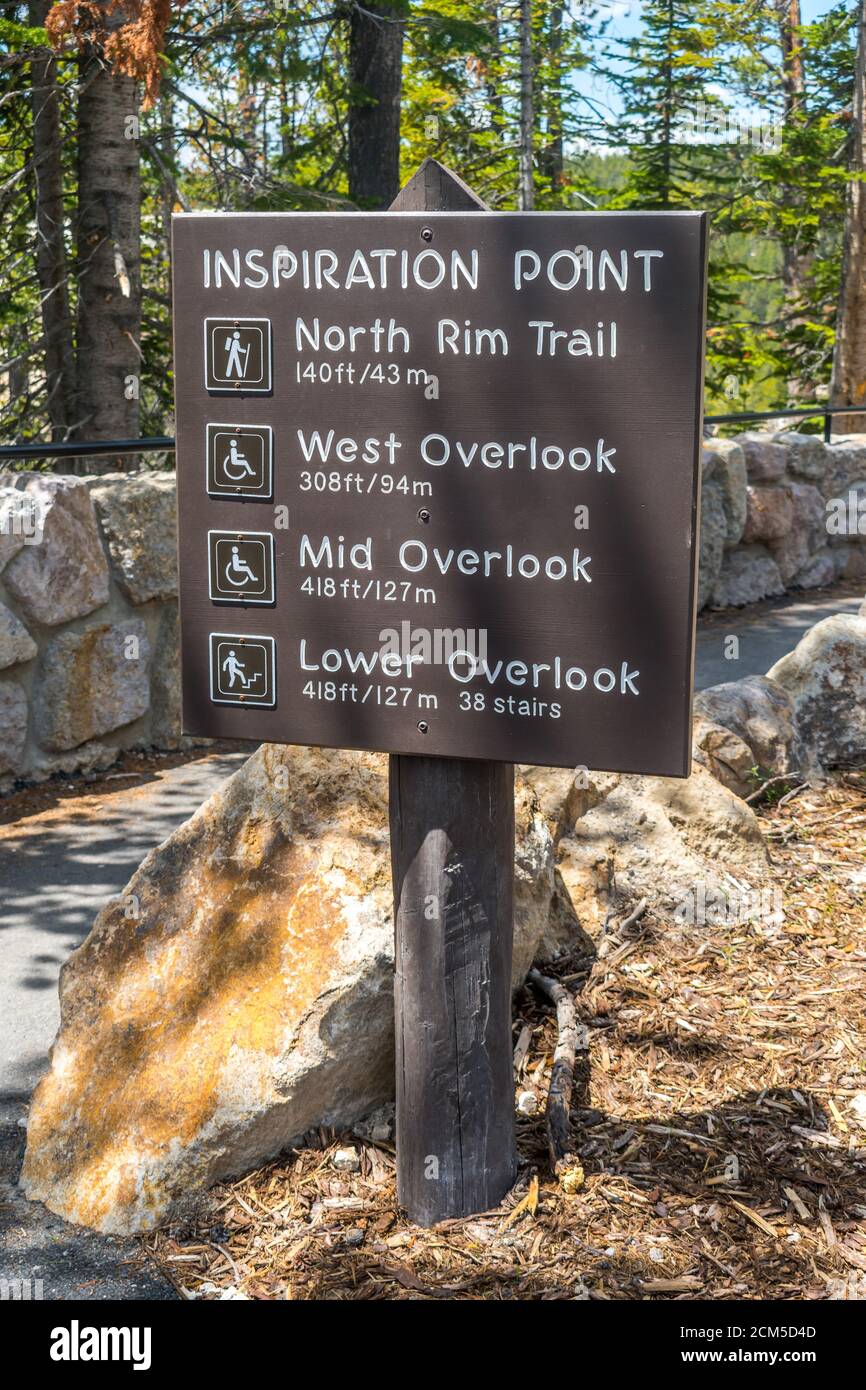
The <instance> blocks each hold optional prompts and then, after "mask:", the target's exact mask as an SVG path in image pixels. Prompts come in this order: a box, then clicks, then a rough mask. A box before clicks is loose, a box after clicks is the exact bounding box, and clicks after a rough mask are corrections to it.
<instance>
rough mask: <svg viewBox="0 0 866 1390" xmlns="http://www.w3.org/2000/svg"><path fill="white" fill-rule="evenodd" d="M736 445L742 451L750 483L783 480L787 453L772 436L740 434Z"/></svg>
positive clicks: (755, 432) (760, 433) (753, 432)
mask: <svg viewBox="0 0 866 1390" xmlns="http://www.w3.org/2000/svg"><path fill="white" fill-rule="evenodd" d="M737 443H738V444H739V445H740V448H741V449H742V451H743V456H744V458H745V461H746V473H747V476H748V479H749V482H750V483H758V484H764V483H777V482H779V480H780V479H781V478H784V476H785V469H786V467H787V464H788V452H787V450H786V448H785V445H784V444H779V443H777V441H776V437H775V436H774V435H772V434H763V433H762V432H760V431H757V430H756V431H750V432H749V433H748V434H741V435H740V436H739V437H738V439H737Z"/></svg>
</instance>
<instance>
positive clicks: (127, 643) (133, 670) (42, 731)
mask: <svg viewBox="0 0 866 1390" xmlns="http://www.w3.org/2000/svg"><path fill="white" fill-rule="evenodd" d="M149 666H150V642H149V640H148V636H147V629H146V628H145V625H144V623H143V622H142V621H141V619H140V618H128V619H126V620H125V621H124V622H120V623H94V624H93V625H92V626H91V627H88V628H85V629H84V631H83V632H74V631H72V632H62V633H60V634H59V636H57V637H54V638H52V639H51V641H50V642H49V643H48V645H47V647H46V648H45V650H44V651H43V653H42V656H41V659H40V666H39V677H40V680H39V702H38V718H37V735H38V738H39V742H40V743H41V744H42V747H43V748H47V749H50V750H51V751H52V752H64V751H66V750H68V749H70V748H77V747H78V745H79V744H82V743H86V742H87V741H88V740H89V739H92V738H96V737H98V736H99V735H100V734H107V733H110V732H111V731H112V730H113V729H120V728H122V727H123V726H124V725H125V724H131V723H132V721H133V720H134V719H140V718H141V716H142V715H143V714H144V713H146V711H147V707H148V704H149V702H150V691H149V688H148V669H149Z"/></svg>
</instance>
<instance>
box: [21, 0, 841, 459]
mask: <svg viewBox="0 0 866 1390" xmlns="http://www.w3.org/2000/svg"><path fill="white" fill-rule="evenodd" d="M0 44H2V54H0V118H2V144H0V276H2V285H0V288H2V298H0V422H2V423H0V442H2V443H12V442H16V441H32V440H45V441H54V440H75V439H79V440H80V439H115V438H122V439H131V438H135V437H138V436H139V435H163V434H172V433H173V378H172V364H171V308H170V271H171V267H170V224H171V215H172V212H173V211H179V210H187V209H203V208H210V209H225V210H236V211H237V210H255V211H281V210H298V209H300V210H309V211H329V212H333V211H338V210H340V209H351V208H362V209H374V208H382V207H387V206H388V204H389V203H390V201H391V200H392V198H393V197H394V195H395V194H396V192H397V190H398V188H399V186H400V183H401V182H402V181H404V180H405V179H406V178H407V177H408V176H409V175H410V174H411V173H412V172H413V171H414V170H415V169H416V168H417V166H418V165H419V164H420V162H421V161H422V160H423V159H424V157H425V156H428V155H432V156H434V157H435V158H437V159H439V160H441V161H442V162H443V163H445V164H447V165H449V166H450V167H451V168H453V169H454V170H455V171H457V172H458V173H459V174H460V175H461V176H462V177H463V178H464V179H465V180H466V181H467V182H469V183H470V184H471V185H472V187H473V188H474V189H475V191H476V192H477V193H478V194H479V195H480V196H481V197H482V198H483V199H485V200H486V202H487V203H488V204H489V205H490V206H491V207H493V208H497V209H514V208H521V209H527V210H528V209H533V208H534V209H538V210H542V211H543V210H551V209H573V210H587V211H591V210H593V209H599V210H606V209H629V208H632V209H634V208H641V209H655V208H705V209H707V210H708V211H709V212H710V214H711V216H712V239H711V254H710V290H709V326H708V338H707V380H706V386H707V409H708V410H709V411H715V412H734V411H744V410H756V409H757V410H761V409H781V408H783V407H784V406H786V405H794V406H796V405H804V404H809V403H811V402H813V401H826V400H831V401H832V402H834V403H837V404H844V405H847V404H866V192H864V179H866V163H864V138H863V128H864V92H866V0H837V3H827V2H826V0H596V2H595V3H592V0H570V2H569V3H558V2H555V0H516V3H499V2H498V0H429V3H422V2H421V0H365V3H363V4H361V3H356V0H337V2H336V3H334V0H311V2H310V3H290V0H235V3H224V2H223V0H215V2H211V3H208V0H185V3H172V0H86V2H85V3H78V2H77V0H60V2H59V3H56V4H54V3H51V0H30V3H29V4H27V5H16V4H4V5H3V6H2V8H0ZM862 419H863V417H860V428H861V429H862V428H863V425H862ZM839 426H840V427H843V428H844V427H845V426H847V427H848V428H851V429H856V428H857V423H856V417H849V419H848V420H847V421H846V420H845V419H842V420H840V421H839ZM819 427H820V422H819V421H814V422H812V423H811V424H809V425H807V426H806V428H819ZM132 461H133V460H132V457H131V456H130V458H129V459H127V460H125V462H128V463H132ZM88 464H89V468H88V471H97V470H99V469H101V468H108V467H111V468H116V467H117V466H118V461H117V459H112V458H109V457H108V456H106V457H105V458H103V459H102V460H98V459H91V460H89V461H88ZM136 466H137V465H136Z"/></svg>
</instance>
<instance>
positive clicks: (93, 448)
mask: <svg viewBox="0 0 866 1390" xmlns="http://www.w3.org/2000/svg"><path fill="white" fill-rule="evenodd" d="M819 415H820V416H823V418H824V442H825V444H829V442H830V439H831V437H832V430H831V426H832V422H833V416H834V415H866V405H819V406H815V407H814V408H813V409H808V410H799V409H798V410H746V411H743V412H741V413H739V414H736V415H705V416H704V424H706V425H733V424H736V422H737V421H738V420H794V419H806V420H808V419H815V418H816V417H817V416H819ZM174 447H175V441H174V439H172V437H171V435H167V434H166V435H156V436H154V437H153V438H151V439H91V440H87V439H84V440H73V441H65V442H61V441H59V440H58V441H55V442H54V443H53V444H0V459H10V460H14V459H52V458H85V457H86V456H87V455H88V454H149V453H159V452H163V453H170V452H171V451H172V450H173V449H174Z"/></svg>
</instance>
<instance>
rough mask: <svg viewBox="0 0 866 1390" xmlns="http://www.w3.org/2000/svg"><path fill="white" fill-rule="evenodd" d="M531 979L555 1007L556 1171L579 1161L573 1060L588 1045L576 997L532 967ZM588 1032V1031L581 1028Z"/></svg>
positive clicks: (551, 1127)
mask: <svg viewBox="0 0 866 1390" xmlns="http://www.w3.org/2000/svg"><path fill="white" fill-rule="evenodd" d="M528 978H529V981H530V983H531V984H533V985H535V987H536V989H538V990H540V991H541V993H542V994H544V995H546V996H547V998H548V999H549V1000H550V1001H551V1003H552V1004H554V1005H555V1007H556V1024H557V1028H558V1031H559V1036H558V1038H557V1043H556V1049H555V1051H554V1054H553V1070H552V1071H551V1074H550V1089H549V1090H548V1093H547V1108H546V1110H545V1116H544V1118H545V1123H546V1126H547V1143H548V1147H549V1149H550V1162H551V1166H552V1168H553V1171H554V1173H559V1172H562V1171H563V1170H564V1169H567V1168H572V1167H574V1166H575V1165H576V1163H577V1158H576V1156H575V1155H574V1154H573V1153H572V1151H571V1147H570V1142H569V1128H568V1115H569V1110H570V1109H571V1091H572V1087H573V1085H574V1059H575V1054H576V1052H577V1049H578V1046H579V1045H580V1046H582V1047H584V1048H585V1047H586V1045H587V1044H586V1041H585V1038H581V1039H580V1043H579V1042H578V1031H579V1030H578V1023H577V1016H576V1014H575V1011H574V1000H573V999H572V997H571V995H570V994H569V992H568V990H567V989H566V988H565V986H564V985H561V984H560V983H559V981H558V980H552V979H550V977H549V976H547V975H542V974H541V972H540V971H538V970H535V969H533V970H530V972H529V977H528ZM581 1031H583V1032H584V1033H585V1030H581Z"/></svg>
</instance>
